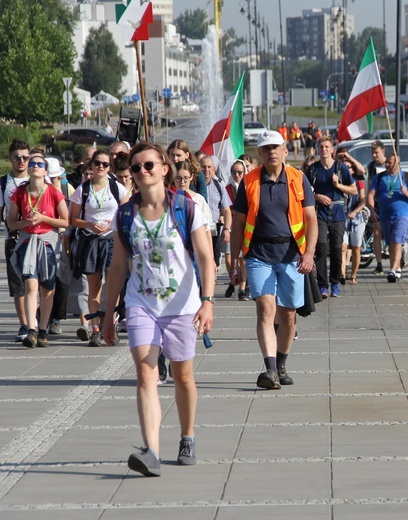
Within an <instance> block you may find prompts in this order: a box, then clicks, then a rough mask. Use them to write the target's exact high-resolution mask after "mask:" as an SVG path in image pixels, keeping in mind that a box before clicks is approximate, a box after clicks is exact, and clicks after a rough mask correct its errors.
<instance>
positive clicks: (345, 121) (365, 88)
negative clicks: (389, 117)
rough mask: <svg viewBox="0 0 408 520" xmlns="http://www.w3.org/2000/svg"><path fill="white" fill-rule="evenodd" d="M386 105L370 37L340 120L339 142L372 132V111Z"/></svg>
mask: <svg viewBox="0 0 408 520" xmlns="http://www.w3.org/2000/svg"><path fill="white" fill-rule="evenodd" d="M385 106H386V101H385V97H384V90H383V86H382V84H381V78H380V71H379V70H378V65H377V61H376V59H375V50H374V44H373V40H372V38H370V43H369V45H368V48H367V50H366V52H365V54H364V58H363V61H362V63H361V66H360V70H359V72H358V76H357V78H356V81H355V83H354V86H353V90H352V91H351V94H350V99H349V101H348V103H347V106H346V110H345V111H344V114H343V117H342V118H341V121H340V126H339V131H338V140H339V142H340V141H344V140H349V139H357V138H358V137H360V136H362V135H363V134H365V133H367V132H369V133H371V132H372V129H373V114H372V112H373V111H374V110H378V109H379V108H382V107H385Z"/></svg>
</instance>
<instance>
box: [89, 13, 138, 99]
mask: <svg viewBox="0 0 408 520" xmlns="http://www.w3.org/2000/svg"><path fill="white" fill-rule="evenodd" d="M79 70H80V75H81V80H80V87H81V88H83V89H85V90H89V91H90V92H91V95H92V96H94V95H95V94H97V93H98V92H99V91H100V90H104V91H105V92H109V93H110V94H113V95H114V96H117V97H121V92H120V89H121V86H122V78H123V76H125V75H126V74H127V70H128V67H127V65H126V63H125V61H124V60H123V59H122V57H121V55H120V52H119V48H118V46H117V45H116V43H115V41H114V39H113V36H112V33H111V32H110V31H109V29H108V27H107V24H106V23H105V24H101V26H100V27H98V28H92V29H91V30H90V31H89V36H88V38H87V40H86V43H85V49H84V54H83V57H82V61H81V62H80V64H79Z"/></svg>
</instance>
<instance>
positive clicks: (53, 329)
mask: <svg viewBox="0 0 408 520" xmlns="http://www.w3.org/2000/svg"><path fill="white" fill-rule="evenodd" d="M48 334H62V327H61V325H60V322H59V321H53V322H52V323H51V325H50V326H49V328H48Z"/></svg>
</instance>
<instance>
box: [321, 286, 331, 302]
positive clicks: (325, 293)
mask: <svg viewBox="0 0 408 520" xmlns="http://www.w3.org/2000/svg"><path fill="white" fill-rule="evenodd" d="M320 294H321V295H322V298H323V300H326V299H327V298H328V297H329V290H328V289H327V287H320Z"/></svg>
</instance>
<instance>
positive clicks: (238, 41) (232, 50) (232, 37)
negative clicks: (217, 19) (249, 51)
mask: <svg viewBox="0 0 408 520" xmlns="http://www.w3.org/2000/svg"><path fill="white" fill-rule="evenodd" d="M244 43H245V38H241V37H238V36H237V33H236V32H235V29H234V28H233V27H231V28H230V29H227V30H226V31H225V32H224V34H223V36H222V39H221V53H222V60H223V62H222V76H223V82H224V88H225V89H226V90H233V88H234V87H235V84H236V82H237V81H238V80H239V76H240V74H239V69H240V68H241V66H240V65H238V63H237V49H238V48H239V47H240V46H241V45H244Z"/></svg>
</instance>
